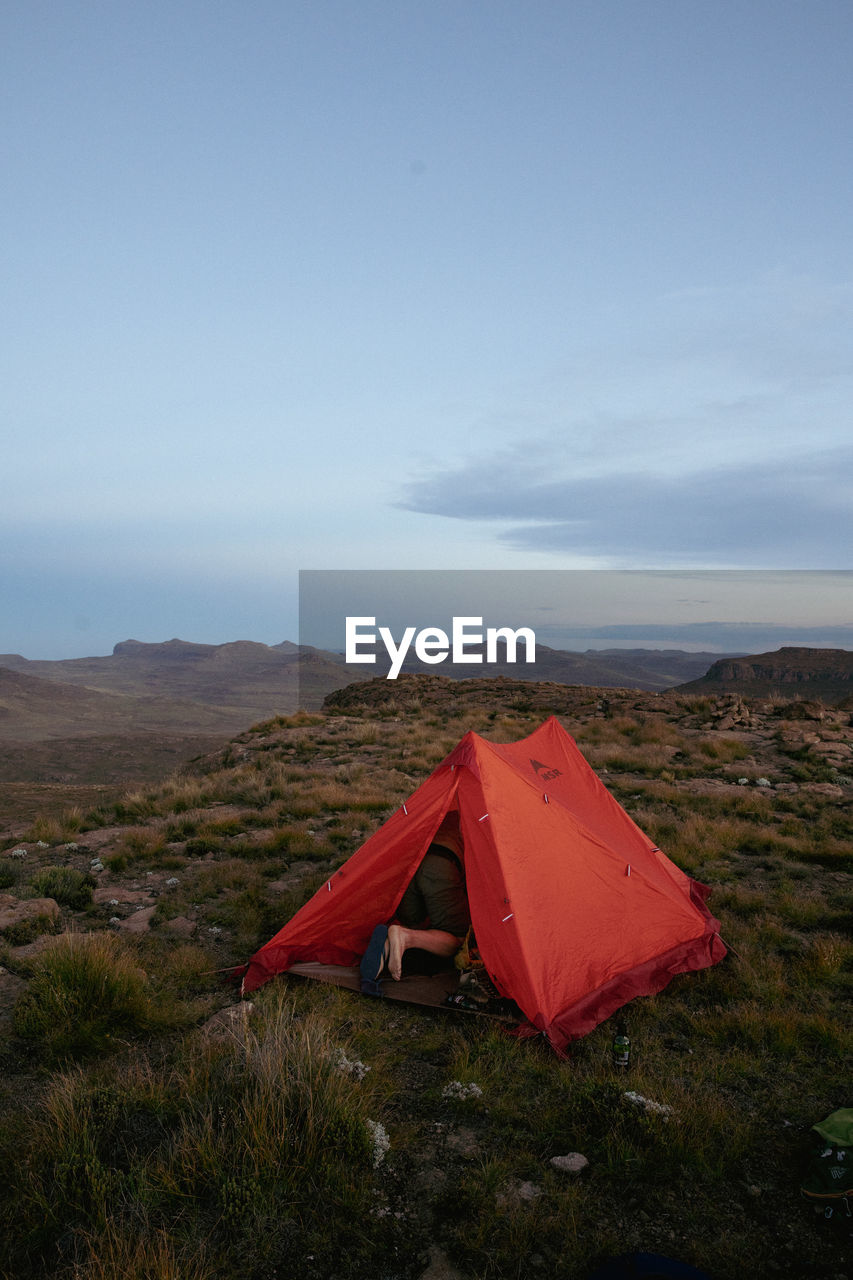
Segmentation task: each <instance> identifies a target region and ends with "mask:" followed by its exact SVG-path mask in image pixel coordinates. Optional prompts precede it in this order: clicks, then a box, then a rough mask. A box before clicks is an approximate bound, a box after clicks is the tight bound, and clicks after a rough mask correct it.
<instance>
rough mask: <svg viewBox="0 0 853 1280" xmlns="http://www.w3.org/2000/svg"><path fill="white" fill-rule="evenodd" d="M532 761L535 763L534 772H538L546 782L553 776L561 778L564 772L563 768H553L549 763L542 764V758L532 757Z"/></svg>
mask: <svg viewBox="0 0 853 1280" xmlns="http://www.w3.org/2000/svg"><path fill="white" fill-rule="evenodd" d="M530 763H531V764H532V765H533V771H534V773H537V774H538V775H539V777H540V778H542V779H544V781H545V782H550V781H551V780H552V779H553V778H559V777H560V774H561V773H562V772H563V770H562V769H552V768H551V766H550V765H548V764H542V762H541V760H534V759H532V758H531V761H530Z"/></svg>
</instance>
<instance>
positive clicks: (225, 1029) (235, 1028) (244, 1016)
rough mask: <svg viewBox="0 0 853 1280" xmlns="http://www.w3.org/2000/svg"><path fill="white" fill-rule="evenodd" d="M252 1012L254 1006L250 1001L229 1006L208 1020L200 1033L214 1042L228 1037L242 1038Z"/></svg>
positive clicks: (242, 1001) (247, 1027)
mask: <svg viewBox="0 0 853 1280" xmlns="http://www.w3.org/2000/svg"><path fill="white" fill-rule="evenodd" d="M254 1011H255V1006H254V1004H253V1003H252V1001H251V1000H241V1001H240V1002H239V1003H238V1004H230V1005H228V1007H227V1008H225V1009H219V1010H218V1011H217V1012H216V1013H214V1014H213V1016H212V1017H210V1018H208V1020H207V1022H205V1023H204V1024H203V1025H202V1027H201V1033H202V1035H204V1036H209V1037H211V1038H212V1039H214V1040H216V1039H219V1040H222V1039H225V1038H227V1037H229V1036H238V1037H239V1036H244V1035H245V1034H246V1032H247V1031H248V1029H249V1019H250V1018H251V1016H252V1014H253V1013H254Z"/></svg>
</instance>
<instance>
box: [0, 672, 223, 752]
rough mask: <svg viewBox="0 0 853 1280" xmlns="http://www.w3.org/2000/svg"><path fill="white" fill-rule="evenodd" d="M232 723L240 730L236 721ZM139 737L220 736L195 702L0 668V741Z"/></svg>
mask: <svg viewBox="0 0 853 1280" xmlns="http://www.w3.org/2000/svg"><path fill="white" fill-rule="evenodd" d="M232 719H234V718H233V717H232ZM234 722H235V723H239V724H240V725H244V721H243V720H242V717H238V718H236V719H234ZM140 731H141V732H146V733H188V734H207V735H210V734H220V733H222V732H223V715H222V713H220V712H218V711H216V710H215V709H213V708H209V707H205V706H203V705H202V704H200V703H197V702H189V701H185V700H181V699H178V698H171V697H158V696H149V697H134V696H133V695H130V694H122V693H107V692H104V691H103V690H100V689H92V688H88V687H86V686H83V685H74V684H71V683H69V682H66V681H61V680H55V679H52V680H46V679H44V678H43V677H41V676H34V675H30V674H29V673H28V672H26V671H13V670H10V669H9V668H7V667H2V666H0V741H16V742H40V741H44V740H46V739H49V738H68V737H74V738H85V737H91V736H93V735H97V736H104V735H115V734H122V733H128V732H130V733H137V732H140Z"/></svg>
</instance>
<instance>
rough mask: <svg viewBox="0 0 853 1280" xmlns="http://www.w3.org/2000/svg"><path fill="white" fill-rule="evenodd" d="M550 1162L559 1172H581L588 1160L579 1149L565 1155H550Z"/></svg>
mask: <svg viewBox="0 0 853 1280" xmlns="http://www.w3.org/2000/svg"><path fill="white" fill-rule="evenodd" d="M551 1164H552V1165H553V1166H554V1168H555V1169H559V1170H560V1172H561V1173H581V1172H582V1171H583V1170H584V1169H586V1167H587V1166H588V1164H589V1161H588V1160H587V1158H586V1156H582V1155H581V1153H580V1152H579V1151H570V1152H569V1154H568V1155H567V1156H552V1157H551Z"/></svg>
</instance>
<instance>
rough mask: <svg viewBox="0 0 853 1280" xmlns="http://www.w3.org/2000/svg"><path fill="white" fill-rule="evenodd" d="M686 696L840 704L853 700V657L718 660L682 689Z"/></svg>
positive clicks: (794, 651) (812, 653) (788, 654)
mask: <svg viewBox="0 0 853 1280" xmlns="http://www.w3.org/2000/svg"><path fill="white" fill-rule="evenodd" d="M679 691H682V692H685V693H742V694H748V695H751V696H752V697H770V696H772V695H779V696H781V697H786V698H792V699H794V698H808V699H813V700H816V701H821V702H825V703H828V704H837V703H839V702H843V701H845V700H846V699H848V698H853V653H851V652H849V650H847V649H798V648H794V647H790V648H784V649H777V650H776V651H775V652H774V653H759V654H756V655H753V656H750V657H739V658H731V657H725V658H720V659H718V660H717V661H716V662H715V663H714V664H713V666H712V667H711V668H710V669H709V671H708V672H707V673H706V675H704V676H702V677H701V678H700V679H698V680H691V681H689V682H688V683H686V684H683V685H680V686H679Z"/></svg>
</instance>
